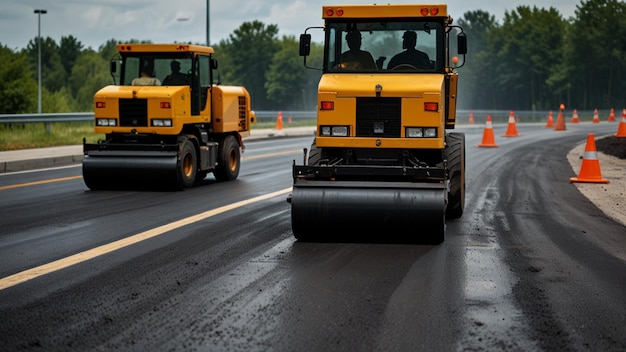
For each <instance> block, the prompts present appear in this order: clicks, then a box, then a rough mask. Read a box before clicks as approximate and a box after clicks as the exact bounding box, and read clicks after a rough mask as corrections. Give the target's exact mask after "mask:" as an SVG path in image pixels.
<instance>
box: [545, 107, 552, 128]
mask: <svg viewBox="0 0 626 352" xmlns="http://www.w3.org/2000/svg"><path fill="white" fill-rule="evenodd" d="M552 127H554V119H553V118H552V110H550V113H549V114H548V122H547V123H546V128H552Z"/></svg>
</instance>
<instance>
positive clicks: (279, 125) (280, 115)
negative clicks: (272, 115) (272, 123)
mask: <svg viewBox="0 0 626 352" xmlns="http://www.w3.org/2000/svg"><path fill="white" fill-rule="evenodd" d="M274 129H276V130H282V129H283V112H282V111H279V112H278V117H277V118H276V127H275V128H274Z"/></svg>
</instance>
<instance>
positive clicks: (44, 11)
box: [34, 0, 208, 114]
mask: <svg viewBox="0 0 626 352" xmlns="http://www.w3.org/2000/svg"><path fill="white" fill-rule="evenodd" d="M207 1H208V0H207ZM34 13H36V14H37V43H38V45H37V46H38V47H39V49H38V50H39V55H38V65H37V70H38V77H39V88H38V96H37V112H39V113H40V114H41V15H45V14H46V13H48V11H47V10H43V9H36V10H35V11H34Z"/></svg>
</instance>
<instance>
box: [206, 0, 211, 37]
mask: <svg viewBox="0 0 626 352" xmlns="http://www.w3.org/2000/svg"><path fill="white" fill-rule="evenodd" d="M210 12H211V11H210V9H209V0H206V46H211V39H210V36H209V33H210V31H209V27H210V26H209V23H210V20H209V17H210V16H209V13H210Z"/></svg>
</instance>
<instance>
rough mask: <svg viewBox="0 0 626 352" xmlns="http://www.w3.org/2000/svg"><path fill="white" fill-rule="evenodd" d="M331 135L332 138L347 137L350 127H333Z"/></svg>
mask: <svg viewBox="0 0 626 352" xmlns="http://www.w3.org/2000/svg"><path fill="white" fill-rule="evenodd" d="M330 134H331V135H332V136H338V137H347V136H348V127H347V126H333V127H332V130H331V132H330Z"/></svg>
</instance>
